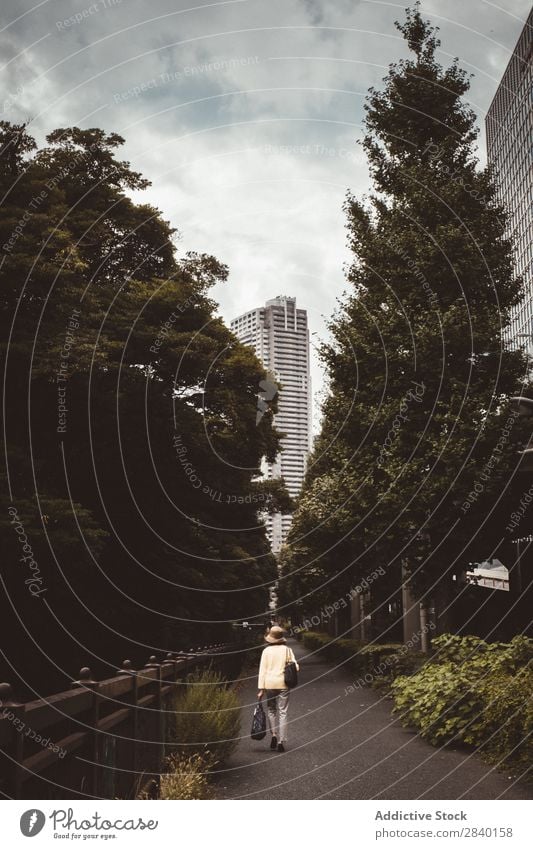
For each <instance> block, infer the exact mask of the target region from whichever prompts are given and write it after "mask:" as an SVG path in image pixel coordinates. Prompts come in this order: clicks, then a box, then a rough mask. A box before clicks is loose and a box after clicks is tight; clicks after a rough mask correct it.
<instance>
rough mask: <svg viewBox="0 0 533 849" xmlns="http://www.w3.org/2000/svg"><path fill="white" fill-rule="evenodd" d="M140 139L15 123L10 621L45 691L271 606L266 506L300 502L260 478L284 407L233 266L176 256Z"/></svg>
mask: <svg viewBox="0 0 533 849" xmlns="http://www.w3.org/2000/svg"><path fill="white" fill-rule="evenodd" d="M122 142H123V140H122V139H121V137H120V136H118V135H116V134H106V133H104V132H103V131H102V130H99V129H90V130H81V129H79V128H76V127H74V128H69V129H63V128H62V129H58V130H56V131H54V132H53V133H51V134H50V135H49V136H48V138H47V144H46V146H45V147H44V148H43V149H41V150H36V146H35V143H34V141H33V140H32V139H31V137H30V136H29V135H28V134H27V131H26V128H25V127H24V126H14V125H10V124H7V123H6V122H3V123H1V124H0V143H1V151H2V155H1V157H0V184H1V185H0V188H1V191H2V197H3V215H2V218H1V220H0V245H2V258H1V259H2V261H1V265H0V282H1V286H2V290H1V291H2V302H1V322H2V333H1V339H2V354H3V362H4V375H5V384H4V385H5V405H6V406H5V409H6V417H5V443H4V452H3V453H4V456H5V460H6V467H5V471H4V483H5V493H6V497H7V503H6V505H5V507H6V509H4V510H3V511H2V537H3V541H4V552H5V555H6V561H5V562H6V568H5V570H4V572H3V580H4V595H3V602H2V610H3V613H2V618H3V619H4V620H5V621H6V623H9V628H10V629H11V632H12V636H11V639H10V640H9V643H10V646H11V649H10V652H9V655H8V656H7V661H6V667H9V666H11V665H12V666H13V668H14V669H16V670H17V671H18V672H20V674H21V676H22V677H27V678H28V679H29V680H31V681H32V682H33V683H35V682H36V680H37V678H38V679H39V681H41V682H42V681H43V680H45V681H46V682H47V683H46V684H45V686H48V685H49V682H50V681H51V680H52V676H55V678H54V679H53V680H56V679H57V680H59V679H61V680H62V681H64V680H65V678H64V677H63V676H68V678H67V679H66V680H68V679H70V678H71V677H72V676H73V674H74V673H75V672H77V669H79V666H81V665H85V663H87V662H88V660H91V657H92V665H93V666H94V667H96V668H98V669H101V670H102V671H109V669H110V668H111V669H114V668H115V666H116V664H117V662H119V661H121V660H122V657H123V656H132V657H133V659H134V660H135V661H136V662H137V661H138V662H140V661H141V660H142V661H143V662H144V661H145V660H146V658H147V655H148V654H149V653H150V651H151V650H154V649H169V648H173V649H174V648H179V647H183V648H185V647H187V646H189V645H191V643H195V644H198V642H201V643H202V644H205V643H206V642H207V641H208V640H209V639H213V638H215V637H218V638H220V637H221V636H225V635H227V634H228V633H230V631H228V627H229V626H228V624H227V623H228V622H229V621H231V620H233V619H239V618H241V617H242V618H246V619H250V618H253V617H254V616H256V615H260V614H261V613H262V612H263V610H264V608H265V606H266V604H267V600H268V591H267V588H268V585H269V583H271V582H272V580H273V578H274V576H275V563H274V560H273V557H272V555H271V554H270V551H269V547H268V544H267V541H266V537H265V528H264V523H263V521H262V519H261V515H260V513H261V510H262V508H263V507H264V506H265V504H266V503H267V502H268V501H269V500H270V499H271V498H273V497H276V498H279V499H280V503H281V502H283V499H284V498H285V499H286V493H284V491H283V489H282V488H280V487H278V488H277V489H276V490H275V491H273V493H271V494H270V496H268V498H267V495H268V493H267V494H265V493H264V492H263V491H262V490H261V487H260V485H258V483H257V478H258V475H259V472H260V464H261V459H262V457H264V456H266V457H269V458H274V456H275V455H276V452H277V450H278V444H279V442H278V434H277V433H276V431H275V429H274V428H273V426H272V421H273V413H274V410H275V408H274V407H272V408H271V409H270V410H268V411H267V412H266V413H265V415H263V416H262V418H261V421H260V422H259V423H258V424H257V425H256V411H257V403H258V393H259V391H260V382H261V381H262V380H264V378H265V373H264V370H263V368H262V366H261V364H260V363H259V361H258V360H257V359H256V357H255V355H254V354H253V352H252V351H251V350H250V349H249V348H247V347H245V346H243V345H242V344H241V343H240V342H239V341H238V340H237V339H236V338H235V337H234V336H233V335H232V334H231V333H230V331H229V330H228V329H227V328H226V327H225V325H224V323H223V321H222V320H221V318H220V317H219V316H218V315H217V305H216V303H215V302H214V301H213V300H212V299H211V298H210V289H211V287H212V286H213V284H214V283H216V282H217V281H223V280H225V279H226V277H227V268H226V267H225V266H224V265H223V264H221V263H220V262H219V261H218V260H216V259H215V258H214V257H212V256H209V255H206V254H188V255H185V256H183V255H182V256H179V255H178V253H177V250H176V247H175V244H174V234H175V231H174V230H173V228H172V227H171V226H170V225H169V224H168V223H167V222H166V221H165V220H164V219H163V218H162V216H161V214H160V213H159V211H158V210H157V209H155V208H153V207H151V206H149V205H147V204H140V203H137V202H135V201H134V200H133V199H132V197H131V192H132V191H134V190H135V191H138V190H141V189H143V188H145V187H146V186H147V185H148V182H147V181H146V180H145V179H144V178H143V177H142V176H141V175H140V174H138V173H136V172H135V171H133V170H132V169H131V168H130V165H129V163H127V162H123V161H121V160H120V159H118V158H117V151H118V148H119V147H120V145H121V144H122ZM8 505H11V506H12V508H13V509H14V510H16V511H17V512H16V518H17V520H18V522H19V524H18V525H17V527H19V531H20V527H23V531H24V534H25V535H26V536H25V537H24V536H23V534H22V533H21V532H18V533H17V532H15V531H14V527H15V524H14V522H13V517H14V515H15V514H13V513H11V514H9V513H8V512H7V507H8ZM19 537H22V538H23V542H21V541H20V539H19ZM24 540H26V542H24ZM23 545H28V546H29V547H30V548H31V551H32V555H33V558H34V560H33V562H34V564H37V565H33V567H32V568H33V573H36V569H37V568H38V570H39V576H40V578H41V583H40V584H39V587H40V588H41V589H42V590H43V592H42V593H41V594H39V595H35V596H32V595H31V593H29V592H28V586H27V585H26V584H25V583H24V581H25V579H26V578H27V577H28V576H30V577H31V575H32V574H33V573H31V572H30V571H28V570H29V568H30V567H29V564H30V561H29V560H28V561H22V560H21V556H22V554H23V551H22V546H23ZM4 614H5V615H4ZM149 650H150V651H149ZM47 658H48V660H47ZM37 670H41V673H40V674H39V675H38V674H37ZM4 674H5V676H6V677H8V679H9V680H13V674H14V673H13V671H12V670H10V669H9V668H6V669H5V672H4Z"/></svg>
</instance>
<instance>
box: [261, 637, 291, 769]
mask: <svg viewBox="0 0 533 849" xmlns="http://www.w3.org/2000/svg"><path fill="white" fill-rule="evenodd" d="M265 641H266V642H267V643H268V644H269V645H268V646H266V648H264V649H263V653H262V655H261V663H260V665H259V683H258V687H259V692H258V694H257V698H258V699H259V701H260V700H261V699H262V698H263V695H265V694H266V699H267V713H268V724H269V726H270V733H271V734H272V739H271V741H270V748H271V749H277V750H278V752H284V751H285V744H286V742H287V710H288V707H289V688H288V687H287V684H286V683H285V666H286V665H287V663H294V664H295V665H296V669H297V670H299V669H300V667H299V666H298V664H297V662H296V658H295V657H294V654H293V651H292V649H291V648H289V646H288V645H287V642H286V640H285V634H284V632H283V629H282V628H280V627H279V625H273V626H272V628H270V630H269V632H268V634H267V635H266V637H265Z"/></svg>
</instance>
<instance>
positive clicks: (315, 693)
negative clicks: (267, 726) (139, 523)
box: [215, 640, 533, 799]
mask: <svg viewBox="0 0 533 849" xmlns="http://www.w3.org/2000/svg"><path fill="white" fill-rule="evenodd" d="M289 642H290V645H291V647H292V649H293V650H294V652H295V654H296V656H297V658H298V661H299V663H300V676H299V679H300V682H301V683H300V685H299V686H298V687H297V688H296V689H295V690H294V691H293V692H292V693H291V696H290V699H291V701H290V708H289V743H288V747H287V751H286V752H285V753H283V754H278V753H277V752H271V751H270V749H269V748H268V745H269V742H270V737H269V735H267V737H265V739H264V740H262V741H261V742H256V741H254V740H251V739H250V736H249V733H250V731H249V729H250V725H251V720H252V713H253V707H254V704H255V700H256V697H257V678H256V677H255V676H254V677H253V678H251V679H248V680H247V681H246V682H245V685H244V686H243V687H242V689H241V692H240V697H241V702H242V705H243V711H242V734H243V735H244V736H243V738H242V739H241V741H240V743H239V747H238V749H237V751H236V752H235V754H234V755H233V756H232V757H231V759H230V760H229V761H228V763H227V764H226V767H225V769H224V770H222V771H221V772H220V773H219V775H218V778H217V781H216V784H215V796H216V798H217V799H240V798H246V799H320V798H325V799H498V798H505V799H531V798H532V795H533V793H532V790H531V789H530V788H528V787H526V786H525V785H524V784H522V783H520V782H517V781H516V780H515V779H511V778H509V776H508V775H507V774H506V773H505V772H498V771H496V770H495V769H493V768H492V767H491V766H490V765H488V764H486V763H485V762H484V761H482V760H481V759H480V758H479V757H478V756H477V755H474V754H471V753H468V752H462V751H454V750H448V749H446V750H439V749H435V748H433V747H432V746H430V745H429V744H428V743H425V742H424V741H423V740H421V739H420V738H419V737H417V735H416V734H415V733H413V732H412V731H409V730H407V729H405V728H403V727H402V726H401V725H400V723H399V722H398V721H397V720H392V719H391V707H392V702H391V701H390V700H389V699H387V698H385V697H384V696H383V695H382V693H381V692H379V691H376V690H369V689H357V690H356V691H355V692H353V693H350V694H348V695H345V688H346V687H347V686H348V685H349V684H350V683H352V682H351V679H350V676H349V674H348V673H346V672H345V671H344V670H342V669H334V668H333V667H332V666H331V665H330V664H328V663H325V662H323V661H322V659H317V658H316V656H314V655H308V652H307V650H306V649H304V648H303V647H302V646H301V645H300V644H299V643H297V642H296V641H294V640H291V641H289Z"/></svg>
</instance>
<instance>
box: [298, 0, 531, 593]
mask: <svg viewBox="0 0 533 849" xmlns="http://www.w3.org/2000/svg"><path fill="white" fill-rule="evenodd" d="M397 27H398V29H399V30H400V32H401V33H402V35H403V37H404V39H405V41H406V43H407V46H408V48H409V50H410V54H409V56H408V58H406V59H404V60H402V61H400V62H398V63H396V64H394V65H392V66H391V68H390V70H389V73H388V75H387V76H386V77H385V79H384V85H383V88H382V89H381V90H379V91H378V90H375V89H371V90H370V93H369V96H368V98H367V102H366V130H365V135H364V138H363V140H362V146H363V148H364V150H365V151H366V154H367V157H368V162H369V167H370V172H371V177H372V181H373V191H372V193H371V194H370V195H369V196H368V197H367V198H363V199H358V198H356V197H354V196H353V195H352V194H349V195H348V197H347V200H346V204H345V212H346V217H347V233H348V241H349V246H350V248H351V251H352V256H353V261H352V264H351V266H350V268H349V270H348V275H347V277H348V283H349V289H348V292H347V294H346V296H345V297H344V299H343V301H342V303H341V306H340V308H339V310H338V312H337V314H336V315H335V317H334V318H333V320H332V322H331V325H330V330H331V337H332V341H331V342H330V343H329V344H326V345H324V347H323V350H322V356H323V360H324V363H325V366H326V370H327V373H328V376H329V395H328V397H327V399H326V401H325V404H324V408H323V425H322V430H321V433H320V436H319V438H318V440H317V443H316V446H315V450H314V455H313V457H312V458H311V462H310V464H309V471H308V474H307V478H306V482H305V485H304V488H303V492H302V496H301V499H300V501H299V507H298V510H297V513H296V516H295V520H294V523H293V526H292V531H291V536H290V540H289V551H288V554H287V555H286V557H285V565H284V572H285V575H286V580H285V582H284V589H282V600H283V601H284V602H285V603H286V604H289V603H290V602H291V601H293V600H294V599H296V598H299V597H300V598H301V597H304V598H305V599H309V598H311V597H312V598H315V599H316V598H319V599H322V600H324V599H327V598H337V597H338V596H339V595H342V594H344V592H345V591H346V589H347V587H349V586H351V585H354V584H355V583H357V581H358V580H359V579H360V578H361V577H363V576H364V575H365V574H368V573H369V572H371V571H372V569H374V568H375V567H376V565H377V564H383V565H384V566H386V569H387V578H386V579H385V580H384V581H383V583H382V584H380V588H379V589H380V592H382V593H383V597H388V595H389V594H390V593H391V592H393V591H394V590H396V591H397V590H398V589H399V587H400V584H401V578H402V565H403V568H404V569H405V568H407V570H408V571H409V572H410V574H411V580H412V583H413V585H414V586H415V588H416V589H417V590H418V592H420V593H422V594H423V593H430V592H432V591H433V590H434V589H435V587H436V586H438V585H440V587H441V588H443V587H445V588H446V591H448V589H449V584H448V581H449V578H450V575H451V573H452V572H458V571H460V570H461V568H463V567H465V566H466V564H468V562H469V561H470V560H476V559H485V558H487V557H490V556H493V554H494V553H495V552H496V551H498V550H499V546H501V545H502V544H503V542H504V539H505V537H506V532H505V525H506V523H507V522H508V521H509V511H510V504H511V503H512V493H511V489H510V487H509V486H508V484H509V481H510V479H511V477H512V475H513V472H514V469H515V467H516V461H517V456H518V455H517V450H518V448H520V447H522V442H523V440H524V439H525V432H524V431H525V426H524V424H523V423H522V422H521V421H519V420H518V419H517V418H516V417H515V416H513V415H512V414H511V413H510V410H509V405H508V399H509V396H511V395H513V394H516V393H518V392H520V390H521V384H522V382H523V379H524V375H525V374H526V368H525V361H524V357H523V354H522V352H521V351H520V350H516V349H515V350H512V349H511V347H510V346H509V345H508V344H507V342H506V336H505V333H506V330H507V328H508V327H509V320H510V313H511V310H512V308H513V307H514V306H515V305H516V304H517V303H518V302H519V300H520V298H521V297H522V291H523V284H522V281H521V280H520V279H519V278H518V277H517V276H516V275H515V274H514V272H513V263H512V243H511V241H510V239H508V238H507V237H506V235H505V233H506V230H505V228H506V220H507V219H506V213H505V210H504V209H503V208H502V207H501V206H500V205H499V203H498V201H497V197H496V189H495V182H494V175H493V174H491V172H490V170H488V169H486V168H485V169H484V168H481V167H480V166H479V162H478V161H477V159H476V156H475V149H474V142H475V139H476V134H477V131H476V127H475V116H474V113H473V112H472V110H471V109H470V108H469V106H468V105H467V104H466V103H465V102H464V99H463V98H464V95H465V94H466V93H467V91H468V88H469V80H468V78H467V75H466V74H465V72H464V71H462V70H461V68H460V67H459V66H458V63H457V61H454V62H452V64H451V65H450V66H449V67H447V68H443V67H442V66H441V65H440V64H439V62H438V61H437V55H436V54H437V50H438V47H439V40H438V38H437V33H436V30H435V29H433V28H432V27H431V26H430V24H429V23H428V22H426V21H425V20H424V19H423V18H422V17H421V15H420V11H419V8H418V4H417V5H416V6H415V7H414V8H413V9H408V10H407V17H406V20H405V21H404V22H403V23H398V24H397ZM507 536H508V535H507ZM316 606H317V604H316V602H315V603H314V607H316ZM304 607H306V609H307V610H309V609H311V606H310V605H309V604H308V602H307V601H304Z"/></svg>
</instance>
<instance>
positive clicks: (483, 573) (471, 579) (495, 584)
mask: <svg viewBox="0 0 533 849" xmlns="http://www.w3.org/2000/svg"><path fill="white" fill-rule="evenodd" d="M471 565H472V566H474V569H472V570H471V571H470V572H467V573H466V580H467V581H468V583H469V584H473V585H474V586H476V587H486V588H487V589H489V590H503V591H504V592H509V570H508V569H507V568H506V567H505V566H504V565H503V563H502V562H501V560H498V559H497V558H496V557H495V558H494V559H493V560H485V561H484V562H483V563H472V564H471Z"/></svg>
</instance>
